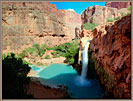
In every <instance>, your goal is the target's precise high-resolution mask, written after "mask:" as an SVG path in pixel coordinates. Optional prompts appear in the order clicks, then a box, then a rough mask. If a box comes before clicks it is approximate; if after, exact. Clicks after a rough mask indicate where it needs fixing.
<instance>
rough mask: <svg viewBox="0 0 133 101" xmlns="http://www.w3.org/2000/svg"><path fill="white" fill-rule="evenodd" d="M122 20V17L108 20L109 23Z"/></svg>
mask: <svg viewBox="0 0 133 101" xmlns="http://www.w3.org/2000/svg"><path fill="white" fill-rule="evenodd" d="M120 18H121V17H120V16H118V17H116V18H114V19H107V22H113V21H116V20H119V19H120Z"/></svg>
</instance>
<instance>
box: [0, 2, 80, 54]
mask: <svg viewBox="0 0 133 101" xmlns="http://www.w3.org/2000/svg"><path fill="white" fill-rule="evenodd" d="M80 25H81V17H80V15H79V14H77V13H75V12H71V11H66V10H58V9H57V8H56V6H55V5H53V4H50V3H49V2H3V3H2V30H3V32H2V47H3V52H6V51H8V52H10V51H12V52H18V51H19V50H22V49H24V48H26V47H28V46H30V45H32V44H34V43H39V44H47V45H48V46H54V45H60V44H62V43H65V42H69V41H71V40H72V39H73V38H75V28H76V27H79V28H80Z"/></svg>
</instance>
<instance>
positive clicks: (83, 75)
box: [81, 42, 89, 80]
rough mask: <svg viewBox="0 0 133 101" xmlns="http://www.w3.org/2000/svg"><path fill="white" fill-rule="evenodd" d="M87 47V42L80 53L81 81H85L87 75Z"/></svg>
mask: <svg viewBox="0 0 133 101" xmlns="http://www.w3.org/2000/svg"><path fill="white" fill-rule="evenodd" d="M88 45H89V42H87V43H86V45H85V47H84V50H83V52H82V73H81V79H82V80H85V78H86V75H87V68H88Z"/></svg>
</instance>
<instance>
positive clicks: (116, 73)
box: [80, 14, 131, 98]
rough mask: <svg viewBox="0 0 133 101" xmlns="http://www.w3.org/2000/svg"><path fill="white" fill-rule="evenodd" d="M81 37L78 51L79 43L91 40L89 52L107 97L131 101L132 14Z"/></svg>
mask: <svg viewBox="0 0 133 101" xmlns="http://www.w3.org/2000/svg"><path fill="white" fill-rule="evenodd" d="M81 34H84V36H85V37H84V36H83V37H82V38H81V40H80V41H81V48H82V47H83V45H82V43H83V41H82V40H84V41H85V38H86V39H90V38H89V37H88V38H87V35H88V36H91V37H92V40H91V41H90V50H91V51H92V56H93V58H94V59H95V61H96V62H95V63H96V67H95V69H96V71H97V73H98V75H99V78H100V82H101V84H103V85H104V86H105V88H106V92H107V94H106V97H108V98H131V14H130V15H127V16H125V17H122V18H121V19H120V20H118V21H116V22H113V23H108V24H104V25H100V26H98V27H96V28H95V29H94V30H93V31H92V32H91V31H86V32H85V31H82V33H81ZM83 38H84V39H83Z"/></svg>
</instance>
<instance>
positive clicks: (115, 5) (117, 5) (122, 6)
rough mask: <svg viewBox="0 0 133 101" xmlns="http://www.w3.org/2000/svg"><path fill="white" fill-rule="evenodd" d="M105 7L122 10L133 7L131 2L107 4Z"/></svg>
mask: <svg viewBox="0 0 133 101" xmlns="http://www.w3.org/2000/svg"><path fill="white" fill-rule="evenodd" d="M105 6H106V7H113V8H117V9H121V8H127V7H128V6H131V2H106V3H105Z"/></svg>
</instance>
